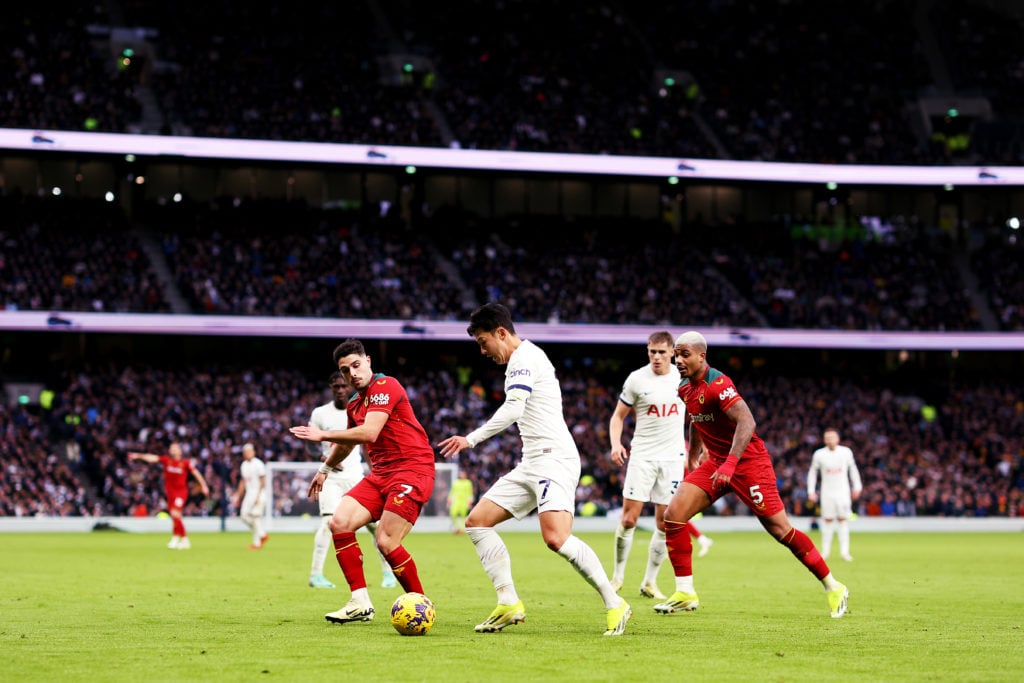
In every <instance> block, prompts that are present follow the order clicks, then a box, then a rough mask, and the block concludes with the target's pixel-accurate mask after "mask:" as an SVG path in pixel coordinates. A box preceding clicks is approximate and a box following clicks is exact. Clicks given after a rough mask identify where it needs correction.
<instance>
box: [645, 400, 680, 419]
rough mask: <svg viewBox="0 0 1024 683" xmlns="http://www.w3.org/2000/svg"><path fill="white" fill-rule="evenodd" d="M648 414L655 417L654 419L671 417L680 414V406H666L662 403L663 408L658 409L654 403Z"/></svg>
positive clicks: (672, 404) (673, 404)
mask: <svg viewBox="0 0 1024 683" xmlns="http://www.w3.org/2000/svg"><path fill="white" fill-rule="evenodd" d="M647 414H648V415H653V416H654V417H671V416H673V415H678V414H679V405H678V404H675V403H671V404H669V405H665V404H664V403H662V404H661V408H658V405H657V404H656V403H652V404H651V406H650V407H649V408H648V409H647Z"/></svg>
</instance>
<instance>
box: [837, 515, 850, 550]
mask: <svg viewBox="0 0 1024 683" xmlns="http://www.w3.org/2000/svg"><path fill="white" fill-rule="evenodd" d="M836 527H837V530H836V535H838V536H839V554H840V555H842V556H843V557H848V556H849V555H850V526H849V525H848V524H847V523H846V520H845V519H841V520H839V521H838V522H836Z"/></svg>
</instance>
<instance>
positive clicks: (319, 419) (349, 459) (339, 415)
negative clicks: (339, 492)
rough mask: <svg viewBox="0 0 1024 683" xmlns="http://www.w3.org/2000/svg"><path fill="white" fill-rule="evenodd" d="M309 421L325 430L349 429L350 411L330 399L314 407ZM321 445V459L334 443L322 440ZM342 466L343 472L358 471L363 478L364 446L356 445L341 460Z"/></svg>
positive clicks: (325, 457)
mask: <svg viewBox="0 0 1024 683" xmlns="http://www.w3.org/2000/svg"><path fill="white" fill-rule="evenodd" d="M309 423H310V424H311V425H313V426H314V427H319V428H320V429H323V430H325V431H326V430H331V429H348V413H346V412H345V411H344V410H338V409H337V408H335V407H334V401H330V402H328V403H325V404H323V405H322V406H317V407H316V408H314V409H313V414H312V415H310V416H309ZM320 446H321V449H322V451H321V459H323V460H326V459H327V457H328V456H329V455H330V454H331V450H333V448H334V444H333V443H331V442H330V441H322V442H321V443H320ZM341 467H342V471H343V472H346V473H348V474H349V475H352V474H354V473H358V474H359V476H360V478H361V477H362V476H363V448H362V446H356V447H355V448H353V449H352V451H351V452H350V453H349V454H348V455H347V456H345V459H344V460H342V461H341ZM332 474H334V473H332Z"/></svg>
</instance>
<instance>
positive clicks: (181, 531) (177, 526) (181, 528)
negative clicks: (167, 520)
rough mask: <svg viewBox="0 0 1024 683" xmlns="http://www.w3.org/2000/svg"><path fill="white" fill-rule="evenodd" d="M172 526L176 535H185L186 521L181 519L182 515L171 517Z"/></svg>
mask: <svg viewBox="0 0 1024 683" xmlns="http://www.w3.org/2000/svg"><path fill="white" fill-rule="evenodd" d="M171 528H172V529H174V535H175V536H184V535H185V522H183V521H181V518H180V517H171Z"/></svg>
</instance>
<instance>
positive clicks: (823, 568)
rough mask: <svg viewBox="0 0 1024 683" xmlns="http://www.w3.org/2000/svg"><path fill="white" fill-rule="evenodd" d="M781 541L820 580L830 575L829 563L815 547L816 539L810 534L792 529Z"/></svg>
mask: <svg viewBox="0 0 1024 683" xmlns="http://www.w3.org/2000/svg"><path fill="white" fill-rule="evenodd" d="M779 543H781V544H782V545H784V546H786V547H787V548H789V552H791V553H793V555H795V556H796V559H798V560H800V561H801V562H802V563H803V565H804V566H805V567H807V569H809V570H810V572H811V573H812V574H814V575H815V576H816V577H817V578H818V579H819V580H820V579H824V578H825V577H826V576H828V573H829V569H828V564H826V563H825V559H824V558H823V557H822V556H821V553H819V552H818V549H817V548H815V547H814V541H812V540H811V537H810V536H808V535H807V534H805V533H804V532H802V531H797V530H796V529H790V530H789V533H788V534H786V535H785V536H783V537H782V539H781V540H780V541H779Z"/></svg>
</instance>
